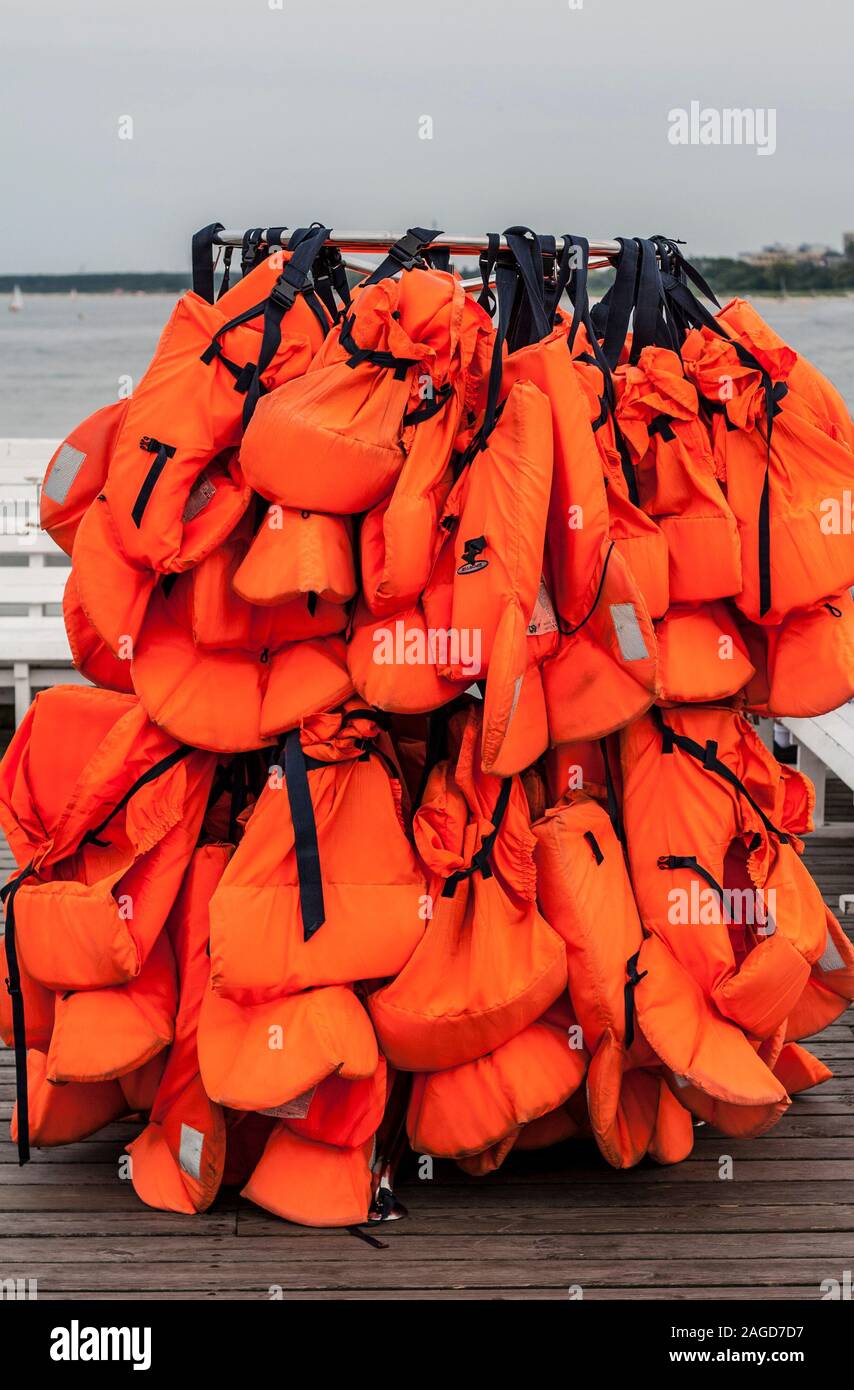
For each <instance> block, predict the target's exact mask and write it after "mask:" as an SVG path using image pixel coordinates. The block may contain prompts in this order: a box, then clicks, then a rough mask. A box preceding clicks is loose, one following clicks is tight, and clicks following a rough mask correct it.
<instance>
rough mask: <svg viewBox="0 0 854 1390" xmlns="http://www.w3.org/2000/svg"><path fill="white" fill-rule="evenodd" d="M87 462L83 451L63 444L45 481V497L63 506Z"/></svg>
mask: <svg viewBox="0 0 854 1390" xmlns="http://www.w3.org/2000/svg"><path fill="white" fill-rule="evenodd" d="M85 462H86V455H85V454H84V453H83V451H82V449H75V448H74V445H73V444H63V446H62V448H61V449H60V451H59V453H58V454H57V456H56V459H55V460H54V465H53V468H52V469H51V470H50V473H49V475H48V477H47V478H46V479H45V483H44V488H43V492H44V495H45V497H49V498H50V500H51V502H56V503H57V504H58V505H59V506H62V503H63V502H64V501H65V499H66V497H67V496H68V494H69V492H70V491H71V486H72V483H73V482H74V479H75V478H76V477H77V474H78V473H79V472H80V469H81V468H82V467H83V465H84V463H85Z"/></svg>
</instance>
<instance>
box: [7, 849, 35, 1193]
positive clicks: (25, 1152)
mask: <svg viewBox="0 0 854 1390" xmlns="http://www.w3.org/2000/svg"><path fill="white" fill-rule="evenodd" d="M33 873H35V870H34V868H33V866H32V864H28V865H27V867H26V868H25V869H21V871H20V873H19V874H17V876H16V877H15V878H13V879H10V880H9V882H8V883H6V884H4V886H3V887H2V888H0V903H5V904H6V968H7V969H8V971H9V974H8V975H7V976H6V989H7V991H8V994H9V998H10V1000H11V1001H12V1041H13V1046H14V1049H15V1096H16V1100H17V1103H18V1162H19V1164H20V1165H21V1166H22V1167H23V1165H24V1164H25V1163H27V1162H29V1157H30V1115H29V1093H28V1090H27V1024H26V1018H25V1016H24V996H23V993H22V991H21V971H20V967H19V965H18V952H17V948H16V944H15V894H16V893H17V891H18V889H19V888H20V886H21V884H22V883H23V882H24V880H25V879H27V878H29V877H30V875H31V874H33Z"/></svg>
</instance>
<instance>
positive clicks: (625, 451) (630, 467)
mask: <svg viewBox="0 0 854 1390" xmlns="http://www.w3.org/2000/svg"><path fill="white" fill-rule="evenodd" d="M612 425H613V429H614V443H615V444H616V446H617V451H618V453H619V455H620V469H621V470H622V474H623V479H624V481H625V484H626V491H627V492H628V494H629V501H630V502H631V503H632V505H633V506H635V507H640V493H639V492H638V480H637V477H636V476H635V466H634V464H633V463H632V456H631V454H630V453H629V446H628V445H627V443H626V441H625V439H624V438H623V431H622V430H621V429H620V426H619V425H618V423H617V420H616V417H614V419H613V421H612Z"/></svg>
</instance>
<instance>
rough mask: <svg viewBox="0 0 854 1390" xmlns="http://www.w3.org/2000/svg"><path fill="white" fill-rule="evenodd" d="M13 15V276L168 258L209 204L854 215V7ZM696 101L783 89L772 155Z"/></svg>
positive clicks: (284, 219) (835, 220) (750, 102)
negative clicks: (698, 122)
mask: <svg viewBox="0 0 854 1390" xmlns="http://www.w3.org/2000/svg"><path fill="white" fill-rule="evenodd" d="M0 32H2V37H1V38H0V44H2V52H3V58H2V82H0V104H2V111H3V118H2V121H0V155H1V156H2V164H1V165H0V167H2V171H3V173H2V177H3V184H4V188H3V196H2V199H0V271H3V272H6V273H9V272H15V271H19V272H32V271H74V270H81V269H87V270H116V271H119V270H180V269H183V268H184V267H185V266H186V264H187V260H188V243H189V235H190V233H191V232H192V231H193V230H194V229H195V228H196V227H198V226H201V225H203V224H204V223H207V222H210V221H214V220H218V221H222V222H225V223H226V224H227V225H229V226H234V225H240V226H244V225H263V224H265V223H269V224H274V223H284V224H287V225H291V226H296V225H300V224H303V223H305V222H307V221H312V220H314V219H315V218H319V219H324V220H326V221H327V222H329V223H331V224H332V225H333V226H334V225H335V224H336V223H337V225H338V226H339V227H342V228H343V227H348V228H357V227H359V228H385V227H392V228H396V227H401V228H402V227H405V226H409V225H412V224H414V223H425V222H426V223H427V225H430V224H432V223H436V224H438V225H439V226H440V227H444V228H445V230H446V231H456V232H480V231H487V230H492V229H496V230H500V229H501V228H503V227H505V226H506V225H508V224H509V223H513V222H524V223H527V224H528V225H531V226H534V227H535V228H536V229H537V230H539V231H543V232H546V231H550V232H555V233H559V232H562V231H571V232H576V233H582V234H585V235H589V236H612V235H615V234H618V233H619V234H625V235H649V234H651V233H654V232H665V233H668V234H670V235H677V236H681V237H685V238H686V239H687V240H688V243H689V250H690V251H693V252H694V253H695V254H701V253H707V254H714V253H720V254H735V253H737V252H738V251H740V250H744V249H748V248H751V247H754V246H757V245H759V244H760V243H762V242H766V241H771V240H781V241H803V240H807V241H827V242H830V243H831V244H835V245H838V244H839V243H840V240H841V233H842V230H843V229H844V228H849V227H850V228H854V175H852V154H851V151H852V130H854V120H852V110H853V109H854V81H852V75H851V72H852V60H853V59H852V53H854V45H853V44H852V39H854V7H852V5H851V4H850V2H849V0H810V3H808V4H807V3H802V2H800V0H716V3H700V2H699V0H646V3H644V0H580V7H579V0H519V3H518V4H513V3H510V0H492V3H488V0H459V3H454V0H430V3H426V4H417V3H413V2H412V0H362V3H354V0H349V2H348V0H311V3H306V2H304V3H298V2H297V0H230V3H229V0H76V3H75V2H74V0H65V2H64V3H63V0H3V23H2V31H0ZM692 101H697V102H699V103H700V105H701V107H716V108H722V107H727V106H729V107H739V108H746V107H751V108H765V109H767V108H773V109H774V110H775V111H776V146H777V147H776V151H775V153H774V154H773V155H771V156H762V155H759V154H757V151H756V149H755V148H748V147H736V146H732V145H730V146H721V145H719V146H701V145H700V146H698V145H686V146H675V145H672V144H671V143H670V142H669V140H668V113H669V112H670V111H671V110H672V109H674V108H684V109H686V110H688V109H689V108H690V104H691V102H692ZM127 116H130V117H132V120H133V138H132V139H120V138H119V129H120V120H121V118H122V117H127ZM423 116H429V117H430V118H431V119H432V122H433V138H432V139H431V140H425V139H421V138H419V120H420V118H421V117H423ZM421 128H422V129H423V128H424V127H423V126H422V127H421ZM125 129H127V127H126V126H125Z"/></svg>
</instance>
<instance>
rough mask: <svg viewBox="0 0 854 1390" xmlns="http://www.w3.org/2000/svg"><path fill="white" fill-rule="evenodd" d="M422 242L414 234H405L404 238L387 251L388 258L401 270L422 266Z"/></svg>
mask: <svg viewBox="0 0 854 1390" xmlns="http://www.w3.org/2000/svg"><path fill="white" fill-rule="evenodd" d="M423 246H424V242H423V241H422V240H421V238H420V237H418V236H416V235H415V233H414V232H407V233H406V235H405V236H402V237H401V238H400V241H396V242H395V243H394V246H390V247H389V250H388V254H389V256H390V257H391V258H392V260H393V261H397V263H398V265H399V266H400V268H401V270H414V268H415V267H416V266H420V265H423V264H424V260H423V257H422V255H421V250H422V247H423Z"/></svg>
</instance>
